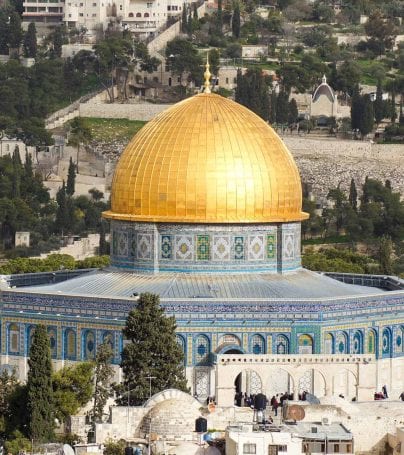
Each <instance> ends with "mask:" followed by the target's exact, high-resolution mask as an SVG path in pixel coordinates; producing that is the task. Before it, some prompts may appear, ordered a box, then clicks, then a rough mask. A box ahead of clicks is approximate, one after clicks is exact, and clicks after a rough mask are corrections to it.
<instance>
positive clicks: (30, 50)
mask: <svg viewBox="0 0 404 455" xmlns="http://www.w3.org/2000/svg"><path fill="white" fill-rule="evenodd" d="M36 53H37V41H36V27H35V23H34V22H30V24H29V25H28V30H27V33H26V34H25V37H24V57H29V58H35V57H36Z"/></svg>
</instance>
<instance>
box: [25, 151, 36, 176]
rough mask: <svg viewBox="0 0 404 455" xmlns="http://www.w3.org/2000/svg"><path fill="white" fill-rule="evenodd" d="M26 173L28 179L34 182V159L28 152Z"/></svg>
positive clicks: (26, 155)
mask: <svg viewBox="0 0 404 455" xmlns="http://www.w3.org/2000/svg"><path fill="white" fill-rule="evenodd" d="M24 173H25V178H26V179H30V180H32V178H33V177H34V171H33V168H32V157H31V155H30V154H29V153H28V152H26V153H25V163H24Z"/></svg>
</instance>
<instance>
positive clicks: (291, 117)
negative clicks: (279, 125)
mask: <svg viewBox="0 0 404 455" xmlns="http://www.w3.org/2000/svg"><path fill="white" fill-rule="evenodd" d="M298 116H299V112H298V109H297V103H296V100H295V99H294V98H292V99H291V100H290V101H289V106H288V124H289V125H293V124H294V123H296V122H297V119H298Z"/></svg>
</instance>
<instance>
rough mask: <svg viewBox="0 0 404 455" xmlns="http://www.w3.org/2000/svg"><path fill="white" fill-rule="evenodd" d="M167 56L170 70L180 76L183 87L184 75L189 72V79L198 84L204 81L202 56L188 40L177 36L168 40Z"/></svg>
mask: <svg viewBox="0 0 404 455" xmlns="http://www.w3.org/2000/svg"><path fill="white" fill-rule="evenodd" d="M166 57H167V59H168V63H169V67H170V71H171V73H172V74H175V75H177V76H179V78H180V83H181V87H183V85H182V83H183V77H184V74H185V73H188V81H189V82H190V81H194V82H195V84H196V85H199V84H201V83H202V73H203V69H202V57H201V56H200V55H199V53H198V51H197V50H196V49H195V47H194V46H193V45H192V43H191V42H190V41H188V40H184V39H182V38H175V39H173V40H172V41H168V42H167V46H166Z"/></svg>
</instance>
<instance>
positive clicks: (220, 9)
mask: <svg viewBox="0 0 404 455" xmlns="http://www.w3.org/2000/svg"><path fill="white" fill-rule="evenodd" d="M216 28H217V32H218V34H219V35H221V34H222V29H223V2H222V0H217V16H216Z"/></svg>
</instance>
